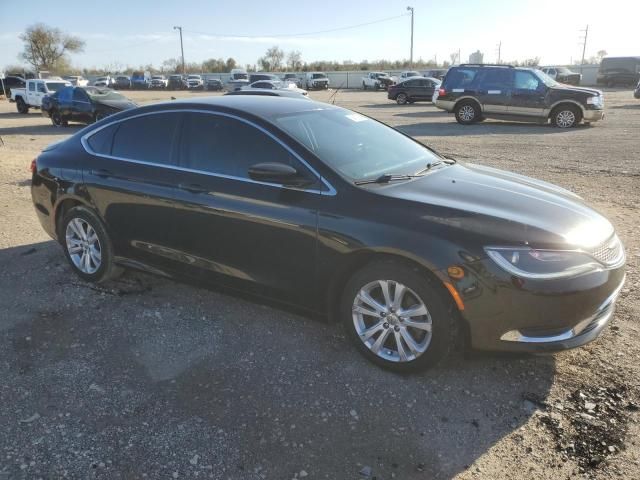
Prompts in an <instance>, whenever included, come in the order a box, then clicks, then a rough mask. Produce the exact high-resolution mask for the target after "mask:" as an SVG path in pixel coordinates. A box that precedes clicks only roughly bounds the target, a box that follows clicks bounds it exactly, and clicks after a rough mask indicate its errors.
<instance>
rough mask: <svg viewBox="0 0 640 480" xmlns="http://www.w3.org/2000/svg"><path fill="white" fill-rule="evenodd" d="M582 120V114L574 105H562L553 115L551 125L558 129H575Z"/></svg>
mask: <svg viewBox="0 0 640 480" xmlns="http://www.w3.org/2000/svg"><path fill="white" fill-rule="evenodd" d="M581 120H582V112H580V109H579V108H577V107H575V106H573V105H561V106H560V107H558V108H556V109H554V111H553V112H552V113H551V123H552V124H553V125H554V126H556V127H558V128H571V127H575V126H576V125H578V123H580V121H581Z"/></svg>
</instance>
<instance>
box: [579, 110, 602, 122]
mask: <svg viewBox="0 0 640 480" xmlns="http://www.w3.org/2000/svg"><path fill="white" fill-rule="evenodd" d="M603 118H604V110H585V111H584V114H583V116H582V119H583V120H584V121H586V122H597V121H598V120H602V119H603Z"/></svg>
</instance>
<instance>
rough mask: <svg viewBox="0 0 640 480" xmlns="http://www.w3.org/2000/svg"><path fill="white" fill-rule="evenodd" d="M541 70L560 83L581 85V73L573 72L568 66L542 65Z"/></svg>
mask: <svg viewBox="0 0 640 480" xmlns="http://www.w3.org/2000/svg"><path fill="white" fill-rule="evenodd" d="M540 70H542V71H543V72H544V73H546V74H547V75H549V76H550V77H551V78H553V79H554V80H555V81H556V82H560V83H567V84H569V85H580V81H581V80H582V74H581V73H576V72H572V71H571V70H569V69H568V68H567V67H542V68H541V69H540Z"/></svg>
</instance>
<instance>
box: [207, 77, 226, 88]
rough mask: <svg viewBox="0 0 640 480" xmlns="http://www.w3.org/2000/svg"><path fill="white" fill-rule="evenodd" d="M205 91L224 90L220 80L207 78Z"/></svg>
mask: <svg viewBox="0 0 640 480" xmlns="http://www.w3.org/2000/svg"><path fill="white" fill-rule="evenodd" d="M206 88H207V90H213V91H220V90H222V89H223V88H224V85H223V84H222V80H220V79H219V78H209V79H207V82H206Z"/></svg>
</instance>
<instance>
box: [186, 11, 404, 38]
mask: <svg viewBox="0 0 640 480" xmlns="http://www.w3.org/2000/svg"><path fill="white" fill-rule="evenodd" d="M408 15H410V14H409V13H403V14H402V15H396V16H394V17H387V18H381V19H379V20H373V21H371V22H365V23H358V24H356V25H349V26H346V27H337V28H330V29H328V30H316V31H315V32H300V33H278V34H268V35H246V34H233V33H207V32H198V31H196V30H185V32H187V33H195V34H198V35H208V36H210V37H236V38H261V37H273V38H287V37H304V36H307V35H318V34H321V33H331V32H338V31H342V30H352V29H354V28H360V27H366V26H368V25H375V24H376V23H383V22H389V21H391V20H397V19H398V18H402V17H406V16H408Z"/></svg>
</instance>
